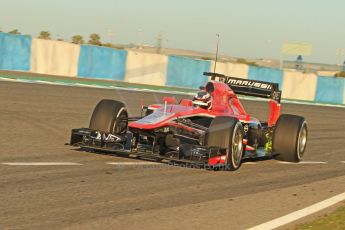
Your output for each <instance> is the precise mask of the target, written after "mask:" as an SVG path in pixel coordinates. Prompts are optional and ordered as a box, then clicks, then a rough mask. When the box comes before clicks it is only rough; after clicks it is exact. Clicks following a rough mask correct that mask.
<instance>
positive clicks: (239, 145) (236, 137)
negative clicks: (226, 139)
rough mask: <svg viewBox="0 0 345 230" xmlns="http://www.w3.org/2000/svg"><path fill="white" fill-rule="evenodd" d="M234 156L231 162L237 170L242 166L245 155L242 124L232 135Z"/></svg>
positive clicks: (237, 125) (237, 126) (238, 124)
mask: <svg viewBox="0 0 345 230" xmlns="http://www.w3.org/2000/svg"><path fill="white" fill-rule="evenodd" d="M231 150H232V154H231V161H232V164H233V166H234V167H235V168H238V167H239V166H240V164H241V160H242V153H243V134H242V132H241V129H240V123H237V124H236V126H235V129H234V133H233V135H232V146H231Z"/></svg>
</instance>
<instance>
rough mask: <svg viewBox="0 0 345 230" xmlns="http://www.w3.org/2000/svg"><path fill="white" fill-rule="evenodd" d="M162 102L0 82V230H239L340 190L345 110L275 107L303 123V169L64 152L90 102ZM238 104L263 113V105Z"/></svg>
mask: <svg viewBox="0 0 345 230" xmlns="http://www.w3.org/2000/svg"><path fill="white" fill-rule="evenodd" d="M162 96H163V94H159V93H145V92H133V91H124V90H107V89H95V88H81V87H80V88H78V87H67V86H54V85H38V84H25V83H13V82H1V81H0V127H1V129H0V130H1V132H0V146H1V149H0V194H1V196H0V229H182V228H186V229H210V228H213V229H224V228H227V229H245V228H248V227H252V226H255V225H258V224H261V223H263V222H266V221H269V220H271V219H274V218H277V217H280V216H282V215H285V214H288V213H290V212H293V211H296V210H299V209H301V208H304V207H306V206H308V205H311V204H313V203H316V202H319V201H321V200H323V199H326V198H329V197H331V196H334V195H336V194H339V193H341V192H344V191H345V164H344V163H342V161H345V145H344V143H345V141H344V136H345V122H344V119H345V108H333V107H321V106H310V105H297V104H283V113H292V114H298V115H303V116H305V117H306V119H307V122H308V127H309V139H308V141H309V142H308V146H307V151H306V153H305V158H304V160H305V161H312V164H298V165H296V164H280V163H279V162H277V161H275V160H269V161H258V162H254V163H255V164H244V165H243V166H242V167H241V169H240V170H239V171H236V172H214V171H206V170H198V169H187V168H181V167H168V166H167V165H127V166H124V165H122V166H120V165H109V164H107V163H108V162H138V161H136V160H133V159H127V158H121V157H115V156H106V155H100V154H94V153H86V152H80V151H76V148H73V147H70V146H67V145H64V144H65V143H66V142H68V141H69V137H70V131H71V129H72V128H79V127H87V126H88V123H89V119H90V116H91V113H92V110H93V108H94V106H95V105H96V103H97V102H98V101H99V100H101V99H103V98H109V99H116V100H122V101H124V102H125V103H126V104H127V105H128V110H129V113H130V114H131V115H133V116H135V115H138V113H139V111H140V104H141V100H143V101H144V103H145V104H150V103H157V102H160V101H161V98H162ZM176 97H177V98H180V97H181V96H180V95H179V96H176ZM243 104H244V106H245V108H246V110H247V112H249V113H251V114H253V115H255V116H256V117H257V118H259V119H264V120H265V119H266V117H267V116H268V113H267V110H268V103H263V102H257V101H243ZM317 161H322V162H326V163H322V164H321V163H318V162H317ZM9 162H10V163H16V162H17V163H18V162H22V163H23V162H72V163H79V164H80V165H69V166H68V165H60V166H53V165H50V166H49V165H48V166H23V165H22V166H13V165H5V164H3V163H9Z"/></svg>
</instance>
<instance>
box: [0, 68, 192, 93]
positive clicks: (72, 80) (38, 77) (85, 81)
mask: <svg viewBox="0 0 345 230" xmlns="http://www.w3.org/2000/svg"><path fill="white" fill-rule="evenodd" d="M0 77H2V78H8V79H19V80H33V81H43V82H56V83H66V84H76V83H78V84H82V85H95V86H115V87H121V88H134V89H148V90H165V91H176V92H182V93H194V92H196V89H188V88H182V87H173V86H154V85H144V84H136V83H127V82H123V81H110V80H101V79H91V78H77V77H58V76H51V75H42V74H34V73H28V72H14V71H13V72H7V71H0Z"/></svg>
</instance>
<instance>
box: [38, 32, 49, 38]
mask: <svg viewBox="0 0 345 230" xmlns="http://www.w3.org/2000/svg"><path fill="white" fill-rule="evenodd" d="M38 38H39V39H45V40H50V39H51V38H50V33H49V32H48V31H41V32H40V35H39V36H38Z"/></svg>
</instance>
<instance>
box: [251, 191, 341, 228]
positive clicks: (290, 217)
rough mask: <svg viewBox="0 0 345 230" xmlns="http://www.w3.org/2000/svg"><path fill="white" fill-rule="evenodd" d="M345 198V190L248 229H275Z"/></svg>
mask: <svg viewBox="0 0 345 230" xmlns="http://www.w3.org/2000/svg"><path fill="white" fill-rule="evenodd" d="M343 200H345V192H344V193H341V194H339V195H336V196H333V197H331V198H329V199H327V200H324V201H321V202H319V203H316V204H313V205H311V206H309V207H306V208H304V209H301V210H298V211H296V212H293V213H290V214H287V215H285V216H282V217H279V218H277V219H274V220H271V221H268V222H266V223H263V224H260V225H257V226H255V227H252V228H249V229H247V230H267V229H275V228H278V227H280V226H283V225H285V224H288V223H291V222H293V221H296V220H298V219H301V218H303V217H305V216H308V215H311V214H313V213H316V212H318V211H321V210H323V209H325V208H328V207H330V206H332V205H335V204H337V203H339V202H342V201H343Z"/></svg>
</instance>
